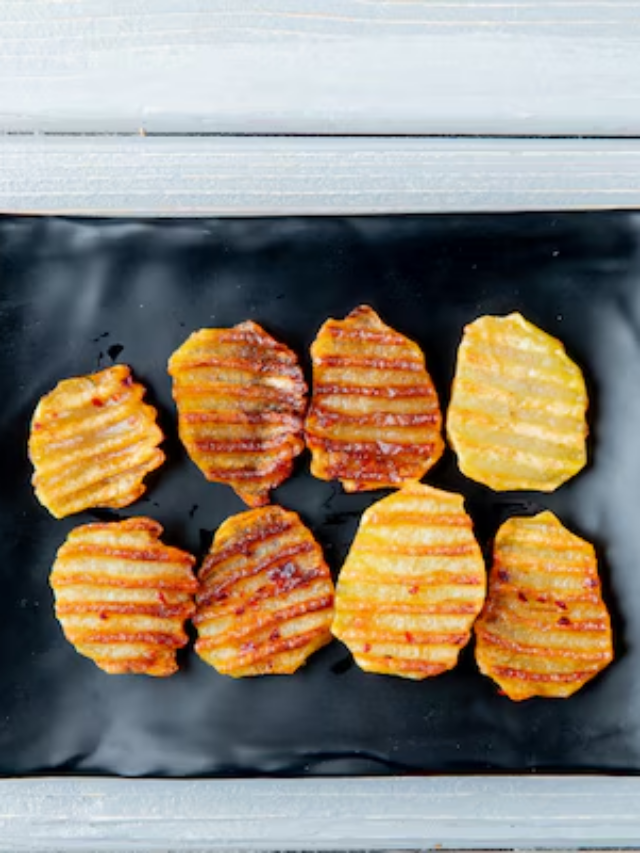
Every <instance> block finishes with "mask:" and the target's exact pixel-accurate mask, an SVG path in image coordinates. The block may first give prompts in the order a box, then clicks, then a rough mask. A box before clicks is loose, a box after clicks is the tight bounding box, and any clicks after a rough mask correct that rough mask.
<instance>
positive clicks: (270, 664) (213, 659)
mask: <svg viewBox="0 0 640 853" xmlns="http://www.w3.org/2000/svg"><path fill="white" fill-rule="evenodd" d="M199 580H200V592H199V593H198V596H197V614H196V617H195V619H194V624H195V625H196V627H197V629H198V640H197V642H196V651H197V653H198V654H199V655H200V657H201V658H202V659H203V660H204V661H206V663H208V664H210V665H211V666H212V667H214V668H215V669H216V670H217V671H218V672H220V673H222V674H224V675H230V676H234V677H236V678H239V677H242V676H250V675H265V674H272V675H276V674H281V675H289V674H291V673H293V672H295V671H296V670H297V669H298V668H299V667H300V666H301V665H302V664H303V663H304V662H305V661H306V660H307V658H308V657H309V656H310V655H311V654H312V653H313V652H315V651H316V650H317V649H319V648H321V647H322V646H324V645H326V644H327V643H328V642H330V640H331V631H330V626H331V620H332V617H333V598H334V588H333V582H332V580H331V574H330V572H329V569H328V567H327V565H326V563H325V561H324V557H323V555H322V551H321V549H320V546H319V545H318V543H317V542H316V541H315V539H314V537H313V535H312V534H311V532H310V531H309V530H308V529H307V528H306V527H305V525H304V524H303V523H302V522H301V521H300V518H299V517H298V515H297V514H296V513H295V512H289V511H287V510H284V509H281V508H280V507H278V506H269V507H262V508H259V509H254V510H249V511H248V512H244V513H241V514H240V515H236V516H232V517H231V518H229V519H227V520H226V521H225V522H224V523H223V524H222V525H221V527H220V528H219V529H218V531H217V532H216V534H215V537H214V540H213V544H212V546H211V551H210V553H209V555H208V556H207V558H206V559H205V561H204V563H203V565H202V568H201V570H200V573H199Z"/></svg>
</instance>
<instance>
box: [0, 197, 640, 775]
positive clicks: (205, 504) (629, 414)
mask: <svg viewBox="0 0 640 853" xmlns="http://www.w3.org/2000/svg"><path fill="white" fill-rule="evenodd" d="M639 249H640V217H639V216H638V215H637V214H635V213H583V214H577V213H576V214H563V215H547V214H530V215H522V214H518V215H474V216H412V217H398V216H394V217H358V218H338V217H335V218H334V217H332V218H322V219H313V218H283V219H243V220H230V219H229V220H189V221H166V220H165V221H118V220H108V221H104V220H63V219H55V218H23V219H20V218H10V217H7V218H4V219H0V400H2V405H1V408H0V430H1V435H0V502H1V503H0V508H1V513H0V773H2V774H4V775H26V774H39V773H52V772H53V773H74V774H82V773H94V774H119V775H126V776H139V775H140V776H175V777H183V776H222V775H233V776H253V775H263V774H267V775H268V774H278V775H291V776H304V775H306V774H338V775H358V774H365V773H366V774H371V773H374V774H376V773H381V774H384V773H449V772H455V773H461V772H481V773H484V772H495V771H532V770H545V771H554V772H567V773H568V772H573V773H575V772H579V771H597V772H626V773H635V772H637V771H638V770H640V649H639V648H638V643H639V642H640V612H639V610H640V255H639ZM363 302H364V303H369V304H371V305H373V306H374V307H375V308H376V309H377V310H378V311H379V312H380V313H381V315H382V317H383V319H384V320H385V321H387V322H388V323H389V324H391V325H393V326H395V327H396V328H397V329H398V330H400V331H401V332H403V333H405V334H407V335H409V336H410V337H412V338H414V339H415V340H417V341H418V342H419V343H420V344H421V345H422V347H423V348H424V350H425V353H426V356H427V362H428V365H429V368H430V370H431V373H432V375H433V378H434V380H435V382H436V385H437V388H438V391H439V393H440V397H441V402H442V404H443V406H446V404H447V401H448V393H449V387H450V383H451V378H452V373H453V368H454V362H455V354H456V348H457V345H458V342H459V340H460V335H461V331H462V327H463V326H464V324H465V323H467V322H469V321H471V320H473V319H474V318H475V317H477V316H479V315H481V314H485V313H499V314H502V313H507V312H509V311H512V310H519V311H522V313H524V314H525V316H526V317H527V318H528V319H530V320H532V321H533V322H534V323H537V324H539V325H540V326H541V327H542V328H543V329H545V330H546V331H548V332H550V333H551V334H554V335H557V336H558V337H560V338H561V339H562V340H563V341H564V342H565V344H566V346H567V348H568V350H569V353H570V354H571V355H572V356H573V357H575V359H576V360H577V361H578V362H579V363H580V364H581V366H582V367H583V369H584V370H585V373H586V375H587V379H588V382H589V386H590V399H591V409H590V423H591V431H592V435H591V439H590V464H589V467H588V468H587V469H586V470H585V471H584V472H583V473H581V474H580V475H579V476H578V477H577V478H575V479H574V480H572V481H571V482H570V483H568V484H567V485H566V486H565V487H563V488H562V489H560V490H559V491H557V492H556V493H554V494H551V495H538V494H534V493H517V494H516V493H509V494H496V493H493V492H491V491H490V490H488V489H485V488H483V487H481V486H479V485H477V484H474V483H471V482H469V481H467V480H465V479H464V478H463V477H462V476H461V475H460V473H459V472H458V470H457V467H456V463H455V458H454V456H453V454H452V453H451V451H447V453H446V454H445V456H444V458H443V459H442V461H441V462H440V463H439V464H438V466H437V467H436V468H435V469H434V470H433V472H431V473H430V474H429V476H428V477H427V481H428V482H429V483H432V484H433V485H436V486H440V487H443V488H447V489H451V490H457V491H461V492H463V493H464V494H465V496H466V498H467V506H468V509H469V511H470V512H471V514H472V516H473V518H474V521H475V524H476V531H477V535H478V537H479V539H480V541H481V544H482V545H483V547H485V548H487V547H488V546H490V542H491V538H492V536H493V534H494V533H495V530H496V529H497V526H498V525H499V524H500V523H501V522H502V521H503V520H504V519H505V518H507V517H508V516H509V515H512V514H517V513H522V512H524V513H530V512H534V511H536V510H538V509H542V508H550V509H551V510H552V511H554V512H555V513H557V514H558V515H559V517H560V518H561V519H562V521H563V522H564V523H565V524H566V525H567V526H569V527H570V528H571V529H573V530H574V531H575V532H577V533H579V534H580V535H583V536H585V537H586V538H588V539H590V540H592V541H593V542H594V543H595V544H596V546H597V548H598V553H599V558H600V568H601V574H602V576H603V580H604V584H605V594H606V599H607V602H608V604H609V607H610V609H611V611H612V614H613V617H614V628H615V633H616V654H617V659H616V662H615V663H614V664H613V665H612V666H611V667H610V668H609V669H608V670H607V671H606V672H605V673H603V674H602V675H601V676H600V677H598V678H597V679H596V680H595V681H594V682H592V683H591V684H590V685H588V686H587V687H586V688H585V689H584V690H583V691H581V692H580V693H579V694H577V695H576V696H575V697H574V698H572V699H570V700H568V701H549V700H547V701H543V700H533V701H529V702H526V703H524V704H520V705H518V704H514V703H512V702H510V701H509V700H508V699H506V698H504V697H501V696H499V695H498V693H497V690H496V688H495V686H494V685H493V684H492V683H491V682H490V681H489V680H488V679H486V678H484V677H483V676H481V675H480V674H479V673H478V671H477V669H476V667H475V664H474V661H473V653H472V648H471V647H469V648H467V649H466V650H465V651H464V653H463V655H462V659H461V663H460V665H459V666H458V668H457V669H456V670H454V671H453V672H451V673H449V674H447V675H443V676H441V677H439V678H436V679H431V680H427V681H424V682H420V683H417V682H411V681H405V680H403V679H399V678H385V677H381V676H375V675H366V674H364V673H362V672H360V671H359V670H358V669H357V668H356V667H355V666H353V665H352V663H351V659H350V656H349V654H348V653H347V651H346V649H345V648H344V647H343V646H341V645H340V644H339V643H338V642H334V643H333V644H332V645H331V646H329V647H327V648H326V649H324V650H322V651H321V652H320V653H318V654H317V655H315V656H314V657H313V658H312V659H311V660H310V662H309V664H308V665H307V666H306V667H305V668H304V669H303V670H301V671H300V672H299V673H297V674H296V675H295V676H292V677H262V678H257V679H247V680H240V681H233V680H231V679H228V678H225V677H222V676H219V675H217V674H216V673H215V672H214V671H213V670H212V669H209V668H208V667H207V666H205V665H204V664H203V663H202V662H201V661H200V660H199V659H197V658H196V657H195V655H194V654H193V652H189V653H187V654H185V656H184V658H183V668H182V671H181V672H180V673H179V674H178V675H176V676H174V677H172V678H169V679H165V680H162V679H159V680H154V679H151V678H145V677H140V676H119V677H116V676H108V675H105V674H104V673H102V672H100V671H99V670H98V669H97V668H96V667H95V666H94V665H93V664H92V663H91V662H90V661H88V660H86V659H84V658H82V657H80V656H79V655H77V654H76V653H75V652H74V650H73V649H72V648H71V646H69V645H68V644H67V643H66V642H65V640H64V638H63V636H62V632H61V630H60V628H59V626H58V624H57V622H56V620H55V617H54V615H53V607H52V595H51V592H50V590H49V586H48V572H49V569H50V566H51V563H52V560H53V558H54V555H55V552H56V549H57V548H58V547H59V545H60V544H61V543H62V542H63V540H64V538H65V536H66V534H67V532H68V531H69V530H71V529H72V528H73V527H75V526H76V525H78V524H82V523H85V522H87V521H91V520H95V519H96V518H99V519H104V518H121V517H126V516H130V515H141V514H146V515H150V516H152V517H154V518H156V519H158V520H159V521H160V522H161V523H162V524H163V525H164V526H165V530H166V532H165V540H166V541H167V542H169V543H170V544H174V545H178V546H181V547H186V548H188V549H190V550H192V551H193V552H194V553H196V554H197V555H198V556H201V555H202V554H204V553H205V552H206V550H207V549H208V546H209V544H210V540H211V535H212V533H213V531H214V530H215V529H216V527H217V526H218V525H219V524H220V522H221V521H222V520H223V519H225V518H226V517H227V516H229V515H230V514H233V513H236V512H240V511H242V510H243V509H244V506H243V504H242V503H241V502H240V500H239V499H238V498H237V497H236V496H235V495H234V494H233V492H232V491H231V489H229V488H227V487H225V486H222V485H216V484H210V483H207V482H206V481H205V480H204V478H203V477H202V475H201V474H200V472H199V471H198V470H197V469H196V468H195V466H194V465H193V464H192V463H191V462H190V461H189V460H188V458H187V457H186V454H185V452H184V451H183V449H182V448H181V446H180V444H179V442H178V440H177V433H176V417H175V411H174V406H173V402H172V399H171V388H170V381H169V377H168V375H167V372H166V363H167V359H168V357H169V355H170V354H171V352H172V351H173V350H174V349H175V348H176V347H177V346H178V345H179V344H180V343H181V342H182V341H183V340H184V339H185V338H186V337H187V335H188V334H189V333H190V332H191V331H193V330H194V329H197V328H200V327H202V326H228V325H233V324H235V323H237V322H239V321H241V320H244V319H248V318H251V319H254V320H256V321H258V322H260V323H262V324H263V325H264V326H265V328H266V329H267V330H268V331H270V332H271V333H273V334H274V335H275V336H276V337H278V338H280V339H281V340H283V341H284V342H286V343H288V344H289V345H290V346H292V347H293V348H294V349H295V350H296V351H297V352H298V353H299V354H300V356H301V358H302V360H303V364H304V366H305V370H306V371H307V372H308V371H309V357H308V347H309V344H310V342H311V341H312V339H313V337H314V335H315V333H316V331H317V329H318V327H319V326H320V324H321V323H322V322H323V321H324V320H325V319H326V318H327V317H328V316H336V317H341V316H343V315H344V314H346V313H347V312H348V311H349V310H351V309H352V308H353V307H354V306H356V305H358V304H359V303H363ZM114 361H122V362H126V363H128V364H130V365H131V366H132V368H133V370H134V372H135V375H136V376H137V377H138V378H140V379H141V380H142V381H144V382H145V383H146V384H147V385H148V387H149V389H150V394H149V396H150V399H151V401H152V402H153V403H154V404H156V405H157V406H158V408H159V410H160V419H161V423H162V426H163V429H164V431H165V432H166V434H167V436H168V438H167V442H166V444H165V449H166V450H167V453H168V456H169V461H168V463H167V464H166V465H165V466H164V467H163V468H162V469H160V471H159V472H158V473H157V474H155V475H153V476H151V477H150V478H149V481H148V482H149V485H150V488H149V490H148V492H147V494H146V495H145V497H144V499H143V500H141V501H139V502H138V503H136V504H134V505H133V506H131V507H128V508H127V509H126V510H125V511H121V512H118V513H112V512H108V511H96V512H87V513H83V514H82V515H79V516H76V517H73V518H69V519H65V520H64V521H56V520H55V519H53V518H52V517H51V516H50V515H49V514H48V513H47V512H46V510H44V509H43V508H42V507H41V506H39V504H38V503H37V501H36V499H35V497H34V496H33V493H32V489H31V486H30V476H31V468H30V465H29V462H28V459H27V454H26V444H27V437H28V429H29V421H30V417H31V414H32V411H33V408H34V406H35V405H36V403H37V400H38V398H39V397H40V396H41V395H42V394H43V393H45V392H46V391H48V390H50V389H51V388H52V387H53V386H54V385H55V384H56V382H58V381H59V380H60V379H61V378H64V377H67V376H72V375H78V374H83V373H89V372H92V371H94V370H96V369H98V368H101V367H106V366H108V365H109V364H111V363H112V362H114ZM382 494H383V493H369V494H365V495H356V496H349V495H345V494H343V493H342V492H341V489H340V488H339V487H338V486H337V485H335V484H330V483H323V482H320V481H318V480H314V479H313V478H312V477H311V476H310V474H309V464H308V458H307V456H306V455H305V456H303V457H302V458H301V460H300V461H299V464H298V465H297V468H296V472H295V475H294V476H293V478H292V479H291V480H290V481H289V482H287V483H286V484H284V485H283V486H282V487H281V488H280V489H278V490H277V492H276V493H275V496H274V499H275V500H277V501H278V502H281V503H282V504H283V505H284V506H286V507H290V508H292V509H295V510H297V511H298V512H300V513H301V515H302V517H303V519H304V520H305V521H306V522H307V523H308V524H309V525H310V527H311V528H312V530H313V531H314V532H315V534H316V536H317V537H318V539H319V541H320V542H321V544H322V545H323V547H324V549H325V553H326V555H327V559H328V560H329V562H330V565H331V567H332V570H333V571H334V573H335V574H337V572H338V570H339V568H340V565H341V563H342V561H343V559H344V557H345V554H346V552H347V550H348V547H349V544H350V542H351V539H352V537H353V535H354V532H355V529H356V527H357V524H358V519H359V516H360V514H361V512H362V511H363V509H365V508H366V507H367V506H369V505H370V504H371V503H372V502H373V501H375V500H377V499H378V498H379V497H381V496H382Z"/></svg>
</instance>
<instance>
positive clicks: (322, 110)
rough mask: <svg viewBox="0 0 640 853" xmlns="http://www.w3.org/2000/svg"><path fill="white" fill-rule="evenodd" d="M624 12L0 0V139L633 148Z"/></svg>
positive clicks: (457, 4) (412, 2) (635, 101)
mask: <svg viewBox="0 0 640 853" xmlns="http://www.w3.org/2000/svg"><path fill="white" fill-rule="evenodd" d="M639 35H640V14H639V13H638V5H637V3H636V2H635V0H584V2H583V0H474V2H471V0H306V2H305V0H247V1H246V2H243V3H238V4H235V3H229V2H228V0H181V2H179V3H178V2H177V0H86V2H82V3H81V2H78V0H4V2H3V3H2V4H0V132H1V131H39V132H42V131H55V132H107V133H116V132H135V131H137V130H138V129H139V128H144V129H145V130H146V131H147V132H182V133H184V132H195V133H203V132H206V133H220V132H224V133H310V134H336V133H338V134H438V135H445V134H485V135H493V134H504V135H534V134H535V135H549V134H552V135H580V134H582V135H593V136H597V135H629V136H630V135H638V134H640V110H639V109H638V106H639V103H640V51H639V50H638V37H639Z"/></svg>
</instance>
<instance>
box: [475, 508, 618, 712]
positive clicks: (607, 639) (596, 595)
mask: <svg viewBox="0 0 640 853" xmlns="http://www.w3.org/2000/svg"><path fill="white" fill-rule="evenodd" d="M475 633H476V660H477V662H478V666H479V667H480V671H481V672H483V673H484V674H485V675H488V676H489V677H490V678H492V679H493V680H494V681H495V682H496V683H497V684H498V685H499V686H500V687H501V688H502V690H503V691H504V693H506V695H507V696H509V698H510V699H514V700H515V701H520V700H521V699H529V698H530V697H531V696H546V697H547V698H555V699H563V698H566V697H567V696H571V695H572V694H573V693H575V692H576V690H579V689H580V688H581V687H582V686H583V685H584V684H586V683H587V681H589V680H590V679H591V678H593V677H594V675H596V674H597V673H598V672H600V670H602V669H604V668H605V667H606V666H607V665H608V664H609V663H610V662H611V661H612V660H613V647H612V639H611V622H610V619H609V614H608V613H607V608H606V607H605V605H604V603H603V601H602V595H601V591H600V580H599V578H598V566H597V562H596V556H595V553H594V550H593V546H592V545H590V544H589V542H585V541H584V539H580V538H579V537H578V536H575V535H574V534H573V533H569V531H568V530H567V529H566V528H565V527H563V526H562V524H561V523H560V522H559V521H558V519H557V518H556V517H555V515H553V514H552V513H550V512H542V513H540V514H539V515H536V516H534V517H533V518H510V519H509V521H507V522H505V523H504V524H503V525H502V527H501V528H500V529H499V531H498V535H497V536H496V540H495V545H494V551H493V567H492V569H491V573H490V576H489V595H488V597H487V603H486V605H485V608H484V611H483V613H482V615H481V616H480V618H479V619H478V621H477V622H476V627H475Z"/></svg>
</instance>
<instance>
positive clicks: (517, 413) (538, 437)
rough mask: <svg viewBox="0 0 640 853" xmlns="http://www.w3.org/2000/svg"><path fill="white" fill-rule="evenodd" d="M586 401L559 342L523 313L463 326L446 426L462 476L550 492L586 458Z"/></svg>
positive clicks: (503, 488) (580, 377)
mask: <svg viewBox="0 0 640 853" xmlns="http://www.w3.org/2000/svg"><path fill="white" fill-rule="evenodd" d="M587 406H588V399H587V391H586V388H585V382H584V378H583V375H582V372H581V370H580V368H579V367H578V366H577V365H576V364H575V363H574V362H573V361H572V360H571V359H570V358H569V356H568V355H567V354H566V352H565V348H564V346H563V345H562V343H561V342H560V341H558V340H557V339H556V338H553V337H551V335H548V334H546V332H543V331H541V330H540V329H538V328H537V327H536V326H534V325H533V324H532V323H529V322H528V321H527V320H525V319H524V317H522V316H521V315H520V314H509V315H508V316H506V317H490V316H486V317H480V318H479V319H478V320H475V321H474V322H473V323H471V324H470V325H468V326H467V327H466V328H465V330H464V336H463V338H462V342H461V344H460V348H459V350H458V359H457V365H456V372H455V378H454V381H453V389H452V395H451V404H450V406H449V411H448V413H447V433H448V436H449V440H450V442H451V445H452V447H453V449H454V450H455V452H456V454H457V456H458V463H459V466H460V470H461V471H462V472H463V474H465V475H466V476H467V477H470V478H471V479H472V480H477V481H478V482H480V483H484V484H485V485H486V486H489V487H490V488H492V489H495V490H496V491H508V490H515V489H535V490H537V491H543V492H551V491H553V490H554V489H556V488H558V486H560V485H562V483H564V482H565V481H566V480H569V479H570V478H571V477H573V476H574V475H575V474H577V473H578V471H580V470H581V469H582V468H583V467H584V465H585V464H586V460H587V453H586V438H587V422H586V410H587Z"/></svg>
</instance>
